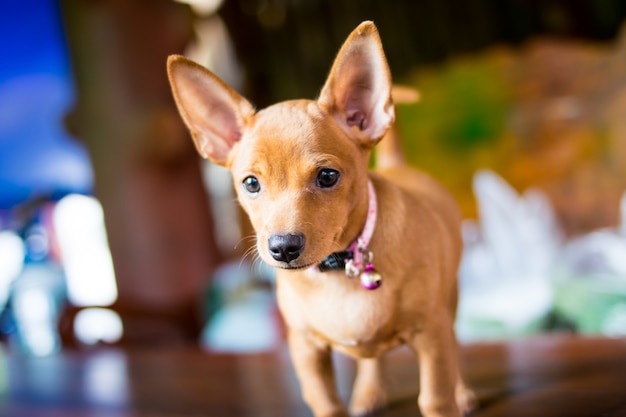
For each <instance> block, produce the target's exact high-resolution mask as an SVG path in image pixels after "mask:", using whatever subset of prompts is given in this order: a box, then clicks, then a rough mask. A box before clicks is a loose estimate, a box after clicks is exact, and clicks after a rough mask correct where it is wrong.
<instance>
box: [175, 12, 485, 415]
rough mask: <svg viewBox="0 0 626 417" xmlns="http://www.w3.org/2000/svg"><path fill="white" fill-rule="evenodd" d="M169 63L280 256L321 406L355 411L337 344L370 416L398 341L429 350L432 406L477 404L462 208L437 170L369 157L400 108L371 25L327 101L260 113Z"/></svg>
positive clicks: (305, 374)
mask: <svg viewBox="0 0 626 417" xmlns="http://www.w3.org/2000/svg"><path fill="white" fill-rule="evenodd" d="M168 74H169V77H170V82H171V85H172V89H173V92H174V97H175V99H176V103H177V105H178V108H179V111H180V113H181V115H182V118H183V119H184V121H185V123H186V124H187V126H188V127H189V129H190V131H191V134H192V136H193V139H194V141H195V144H196V146H197V149H198V151H199V152H200V154H201V155H202V156H203V157H205V158H208V159H209V160H211V161H212V162H214V163H217V164H220V165H223V166H225V167H227V168H228V169H230V171H231V172H232V175H233V178H234V183H235V189H236V190H237V195H238V198H239V201H240V203H241V205H242V206H243V208H244V209H245V211H246V212H247V213H248V215H249V216H250V219H251V221H252V225H253V226H254V228H255V230H256V233H257V249H258V252H259V254H260V256H261V258H262V259H263V260H264V261H265V262H266V263H267V264H269V265H271V266H273V267H275V268H276V269H277V292H278V302H279V306H280V310H281V312H282V314H283V317H284V319H285V321H286V323H287V326H288V328H289V347H290V352H291V356H292V360H293V363H294V366H295V369H296V372H297V374H298V377H299V379H300V383H301V386H302V392H303V396H304V399H305V401H306V402H307V404H308V405H309V406H310V407H311V409H312V410H313V413H314V414H315V416H317V417H321V416H345V415H347V414H346V411H345V408H344V406H343V405H342V404H341V401H340V399H339V397H338V395H337V393H336V390H335V382H334V376H333V370H332V365H331V357H330V350H331V349H335V350H337V351H341V352H344V353H346V354H348V355H351V356H353V357H354V358H356V359H357V361H358V375H357V377H356V381H355V384H354V389H353V393H352V399H351V403H350V411H351V413H352V414H353V415H364V414H367V413H369V412H371V411H373V410H375V409H378V408H381V407H383V406H384V405H385V401H386V398H385V391H384V389H383V386H382V381H381V380H382V378H381V370H380V363H379V359H378V358H379V357H380V355H382V354H383V353H385V352H386V351H387V350H389V349H391V348H394V347H396V346H398V345H400V344H408V345H409V346H410V347H412V348H413V349H414V350H415V352H416V353H417V356H418V358H419V364H420V375H421V379H420V386H421V394H420V396H419V400H418V403H419V406H420V408H421V410H422V413H423V414H424V415H425V416H428V417H432V416H458V415H459V414H460V413H461V412H465V411H468V410H469V408H470V407H471V405H472V402H473V396H472V393H471V391H469V390H468V389H466V388H465V386H464V384H463V382H462V380H461V375H460V372H459V366H458V359H457V342H456V338H455V335H454V328H453V324H454V317H455V314H456V304H457V280H456V275H457V267H458V264H459V258H460V256H461V239H460V234H459V226H460V220H461V218H460V215H459V212H458V210H457V207H456V205H455V203H454V201H453V199H452V198H451V197H450V195H449V194H448V193H447V192H446V191H445V190H444V189H443V188H442V187H441V186H439V185H438V184H437V183H436V182H435V181H433V180H432V179H431V178H429V177H428V176H426V175H425V174H422V173H419V172H417V171H415V170H413V169H410V168H408V167H406V166H404V165H402V164H395V163H392V164H386V165H391V166H388V167H386V168H385V169H382V170H379V171H377V172H368V169H367V167H368V161H369V158H370V153H371V150H372V148H373V147H374V145H376V144H377V143H378V142H379V141H380V139H381V138H382V137H383V136H384V135H385V133H386V132H387V131H388V129H389V128H390V126H391V125H392V123H393V121H394V107H393V103H392V98H391V77H390V74H389V68H388V66H387V61H386V59H385V56H384V53H383V50H382V45H381V42H380V38H379V35H378V31H377V30H376V27H375V26H374V24H373V23H371V22H364V23H362V24H361V25H359V26H358V27H357V28H356V29H355V30H354V32H353V33H352V34H351V35H350V36H349V38H348V39H347V40H346V42H345V43H344V45H343V47H342V48H341V50H340V52H339V54H338V56H337V58H336V59H335V62H334V64H333V67H332V69H331V71H330V75H329V77H328V79H327V81H326V84H325V85H324V87H323V89H322V92H321V95H320V97H319V99H318V100H317V101H311V100H293V101H286V102H281V103H278V104H275V105H273V106H270V107H267V108H265V109H263V110H260V111H258V112H257V111H255V110H254V109H253V107H252V106H251V105H250V104H249V102H248V101H246V100H245V99H244V98H242V97H241V96H239V95H238V94H237V93H236V92H235V91H233V90H232V89H231V88H230V87H228V86H227V85H226V84H224V82H223V81H221V80H220V79H219V78H217V77H216V76H215V75H213V74H212V73H211V72H209V71H208V70H206V69H205V68H203V67H201V66H199V65H197V64H195V63H193V62H191V61H189V60H187V59H185V58H183V57H180V56H172V57H170V59H169V60H168ZM385 148H389V147H388V146H387V147H385ZM391 148H393V146H392V147H391ZM381 157H382V155H381ZM399 159H400V158H394V157H391V158H387V160H390V161H397V160H399ZM344 264H345V265H344Z"/></svg>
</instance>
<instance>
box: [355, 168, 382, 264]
mask: <svg viewBox="0 0 626 417" xmlns="http://www.w3.org/2000/svg"><path fill="white" fill-rule="evenodd" d="M367 188H368V194H369V205H368V208H367V218H366V220H365V226H363V230H362V231H361V234H360V235H359V236H358V237H357V238H356V240H355V241H354V242H352V244H351V245H350V246H349V247H348V251H349V252H352V253H353V254H354V255H353V258H352V260H353V263H354V265H355V266H357V267H361V266H362V265H363V255H364V254H366V253H367V252H368V251H369V249H368V248H369V245H370V241H371V240H372V235H374V228H375V227H376V217H377V214H378V201H377V200H376V190H375V189H374V184H372V180H368V181H367Z"/></svg>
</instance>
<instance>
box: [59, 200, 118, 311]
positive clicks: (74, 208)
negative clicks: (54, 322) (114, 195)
mask: <svg viewBox="0 0 626 417" xmlns="http://www.w3.org/2000/svg"><path fill="white" fill-rule="evenodd" d="M54 228H55V231H56V234H57V240H58V243H59V247H60V250H61V263H62V265H63V269H64V270H65V275H66V278H67V293H68V299H69V301H70V302H71V303H72V304H74V305H75V306H79V307H83V306H108V305H111V304H113V303H114V302H115V300H116V299H117V285H116V283H115V273H114V271H113V261H112V260H111V253H110V251H109V245H108V242H107V237H106V231H105V228H104V215H103V212H102V206H101V205H100V203H99V202H98V200H96V199H95V198H93V197H89V196H85V195H79V194H70V195H68V196H66V197H64V198H63V199H61V201H59V203H58V204H57V206H56V208H55V210H54Z"/></svg>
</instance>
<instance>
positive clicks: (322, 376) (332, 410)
mask: <svg viewBox="0 0 626 417" xmlns="http://www.w3.org/2000/svg"><path fill="white" fill-rule="evenodd" d="M289 351H290V353H291V360H292V362H293V365H294V368H295V370H296V374H297V375H298V379H299V381H300V388H301V389H302V396H303V398H304V401H305V402H306V403H307V404H308V406H309V407H310V408H311V410H312V411H313V414H314V415H315V417H347V416H348V414H347V413H346V410H345V408H344V406H343V404H342V403H341V400H340V399H339V396H338V395H337V389H336V386H335V376H334V372H333V364H332V358H331V351H330V347H329V346H324V345H322V343H321V342H317V341H315V340H312V338H311V337H310V336H308V335H307V334H305V333H303V332H300V331H296V330H290V331H289Z"/></svg>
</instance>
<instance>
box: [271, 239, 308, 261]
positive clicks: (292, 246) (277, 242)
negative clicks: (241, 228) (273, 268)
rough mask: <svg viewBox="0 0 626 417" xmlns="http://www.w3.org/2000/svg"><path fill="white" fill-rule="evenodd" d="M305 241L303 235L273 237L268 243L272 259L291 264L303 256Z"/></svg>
mask: <svg viewBox="0 0 626 417" xmlns="http://www.w3.org/2000/svg"><path fill="white" fill-rule="evenodd" d="M304 240H305V239H304V235H303V234H302V233H297V234H291V233H289V234H286V235H272V236H271V237H270V238H269V239H268V241H267V247H268V249H269V251H270V254H271V255H272V258H274V259H276V260H277V261H280V262H287V263H289V262H291V261H293V260H294V259H297V258H298V256H300V255H301V254H302V251H303V250H304Z"/></svg>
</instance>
